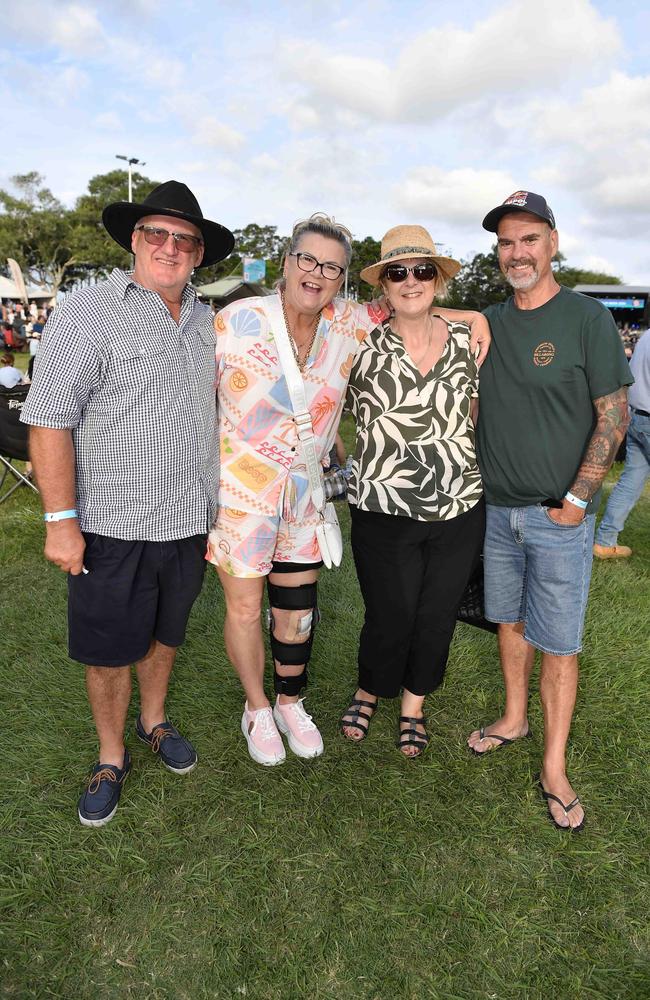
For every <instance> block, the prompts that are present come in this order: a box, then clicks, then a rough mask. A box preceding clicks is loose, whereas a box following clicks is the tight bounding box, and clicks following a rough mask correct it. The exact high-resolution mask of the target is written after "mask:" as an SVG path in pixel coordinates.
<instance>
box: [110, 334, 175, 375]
mask: <svg viewBox="0 0 650 1000" xmlns="http://www.w3.org/2000/svg"><path fill="white" fill-rule="evenodd" d="M173 367H174V362H173V356H172V353H171V352H170V348H169V346H168V345H166V344H165V343H164V342H163V340H162V339H161V338H160V337H159V336H155V335H150V334H146V333H145V334H143V335H142V336H139V337H138V338H137V339H136V338H135V337H134V338H133V339H129V340H122V341H121V342H120V343H119V344H114V345H113V348H112V351H111V358H110V361H109V364H108V371H107V376H108V383H109V384H114V385H116V386H119V387H120V388H127V387H140V388H141V389H142V388H144V387H146V386H148V385H151V384H152V383H154V384H155V383H156V382H158V380H159V379H160V377H161V376H162V375H163V374H164V373H165V372H167V373H169V370H170V368H173Z"/></svg>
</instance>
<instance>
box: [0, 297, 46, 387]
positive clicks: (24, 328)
mask: <svg viewBox="0 0 650 1000" xmlns="http://www.w3.org/2000/svg"><path fill="white" fill-rule="evenodd" d="M52 308H53V307H52V306H39V305H37V303H36V302H33V301H32V302H30V303H29V306H28V307H27V308H25V306H24V305H23V304H22V302H18V303H15V302H11V301H9V302H6V303H5V302H1V303H0V313H1V315H2V328H1V331H0V332H1V339H0V348H4V350H5V351H6V352H9V354H12V355H13V353H19V354H20V353H23V352H26V351H27V352H29V355H30V358H29V366H28V369H27V380H29V381H31V378H32V372H33V370H34V358H35V357H36V354H37V353H38V348H39V344H40V341H41V334H42V332H43V328H44V326H45V324H46V322H47V320H48V317H49V315H50V313H51V312H52ZM13 360H14V359H13V356H12V358H11V362H6V361H5V362H3V364H4V365H6V364H8V363H10V364H11V365H13Z"/></svg>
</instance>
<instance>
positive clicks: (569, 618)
mask: <svg viewBox="0 0 650 1000" xmlns="http://www.w3.org/2000/svg"><path fill="white" fill-rule="evenodd" d="M483 227H484V228H485V229H487V230H488V232H493V233H496V234H497V248H498V255H499V264H500V267H501V271H502V272H503V275H504V276H505V279H506V281H507V282H508V283H509V284H510V285H511V286H512V289H513V293H514V294H513V295H512V297H511V298H509V299H508V300H507V301H506V302H503V303H499V304H498V305H493V306H490V307H489V308H488V309H487V310H486V315H487V317H488V319H489V322H490V326H491V328H492V338H493V339H492V347H491V350H490V352H489V354H488V357H487V360H486V361H485V363H484V365H483V367H482V369H481V380H480V418H479V421H478V430H477V444H478V461H479V467H480V470H481V475H482V477H483V484H484V489H485V497H486V501H487V527H486V536H485V605H486V616H487V618H488V619H490V620H491V621H494V622H497V623H498V624H499V652H500V656H501V667H502V670H503V676H504V680H505V690H506V707H505V711H504V714H503V715H502V716H501V718H499V719H497V720H496V721H495V722H493V723H490V724H489V725H484V726H481V727H480V728H479V729H477V730H475V731H474V732H473V733H472V734H471V736H470V737H469V740H468V743H469V746H470V748H471V749H472V750H473V751H474V753H476V754H477V755H482V754H484V753H487V752H489V751H490V750H497V749H501V748H504V747H508V746H510V745H511V744H512V743H513V742H514V741H515V740H518V739H520V738H522V737H525V736H529V735H530V729H529V726H528V717H527V709H528V685H529V680H530V675H531V671H532V668H533V662H534V658H535V650H536V649H539V650H540V652H541V679H540V693H541V700H542V706H543V710H544V726H545V732H544V757H543V762H542V768H541V774H540V790H541V792H542V795H543V796H544V798H545V800H546V802H547V806H548V811H549V816H550V819H551V821H552V822H553V823H554V824H555V826H557V827H558V828H560V829H563V830H569V831H576V832H577V831H578V830H580V829H581V828H582V826H583V823H584V810H583V808H582V805H581V803H580V801H579V799H578V797H577V795H576V792H575V789H574V788H573V786H572V785H571V783H570V781H569V778H568V776H567V773H566V745H567V740H568V736H569V729H570V726H571V720H572V716H573V709H574V705H575V698H576V690H577V683H578V653H579V651H580V649H581V642H582V629H583V621H584V615H585V609H586V605H587V596H588V591H589V580H590V576H591V561H592V544H593V534H594V519H595V512H596V510H597V509H598V503H599V500H600V488H601V485H602V482H603V479H604V478H605V475H606V473H607V471H608V469H609V467H610V465H611V464H612V462H613V460H614V456H615V454H616V451H617V449H618V446H619V443H620V441H621V439H622V437H623V434H624V433H625V428H626V426H627V421H628V416H627V388H626V387H627V386H628V385H630V384H631V383H632V381H633V379H632V376H631V374H630V370H629V367H628V364H627V361H626V359H625V355H624V352H623V348H622V345H621V341H620V337H619V336H618V332H617V330H616V327H615V325H614V321H613V319H612V317H611V314H610V313H609V311H608V310H607V309H606V308H605V307H604V306H602V305H601V304H600V303H599V302H596V301H595V300H594V299H590V298H588V297H586V296H584V295H580V294H578V293H576V292H574V291H572V290H570V289H568V288H566V287H563V286H561V285H559V284H558V282H557V281H556V280H555V275H554V273H553V269H552V264H551V262H552V260H553V257H554V256H555V254H556V253H557V249H558V234H557V229H556V227H555V218H554V216H553V212H552V211H551V209H550V207H549V205H548V204H547V202H546V200H545V198H543V197H542V196H541V195H539V194H534V193H533V192H531V191H516V192H515V193H514V194H512V195H510V197H509V198H507V199H506V200H505V201H504V203H503V204H502V205H499V206H498V207H497V208H495V209H493V210H492V211H491V212H489V213H488V214H487V215H486V217H485V219H484V220H483Z"/></svg>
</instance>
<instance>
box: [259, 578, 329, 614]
mask: <svg viewBox="0 0 650 1000" xmlns="http://www.w3.org/2000/svg"><path fill="white" fill-rule="evenodd" d="M266 589H267V591H268V595H269V604H270V605H271V607H272V608H279V609H280V611H302V610H303V609H304V610H305V611H307V610H309V608H315V607H316V595H317V593H318V584H317V583H301V584H300V586H299V587H280V586H278V584H277V583H271V581H270V580H269V578H268V577H267V578H266Z"/></svg>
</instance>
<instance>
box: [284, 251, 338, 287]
mask: <svg viewBox="0 0 650 1000" xmlns="http://www.w3.org/2000/svg"><path fill="white" fill-rule="evenodd" d="M289 256H290V257H295V258H296V264H297V265H298V267H299V268H300V270H301V271H315V270H316V268H317V267H320V273H321V274H322V275H323V277H324V278H328V279H329V281H336V279H337V278H340V277H341V275H342V274H345V268H344V267H341V265H340V264H335V263H334V261H332V260H326V261H324V262H321V261H320V260H316V258H315V257H312V255H311V254H310V253H301V252H300V251H298V252H297V253H290V254H289Z"/></svg>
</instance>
